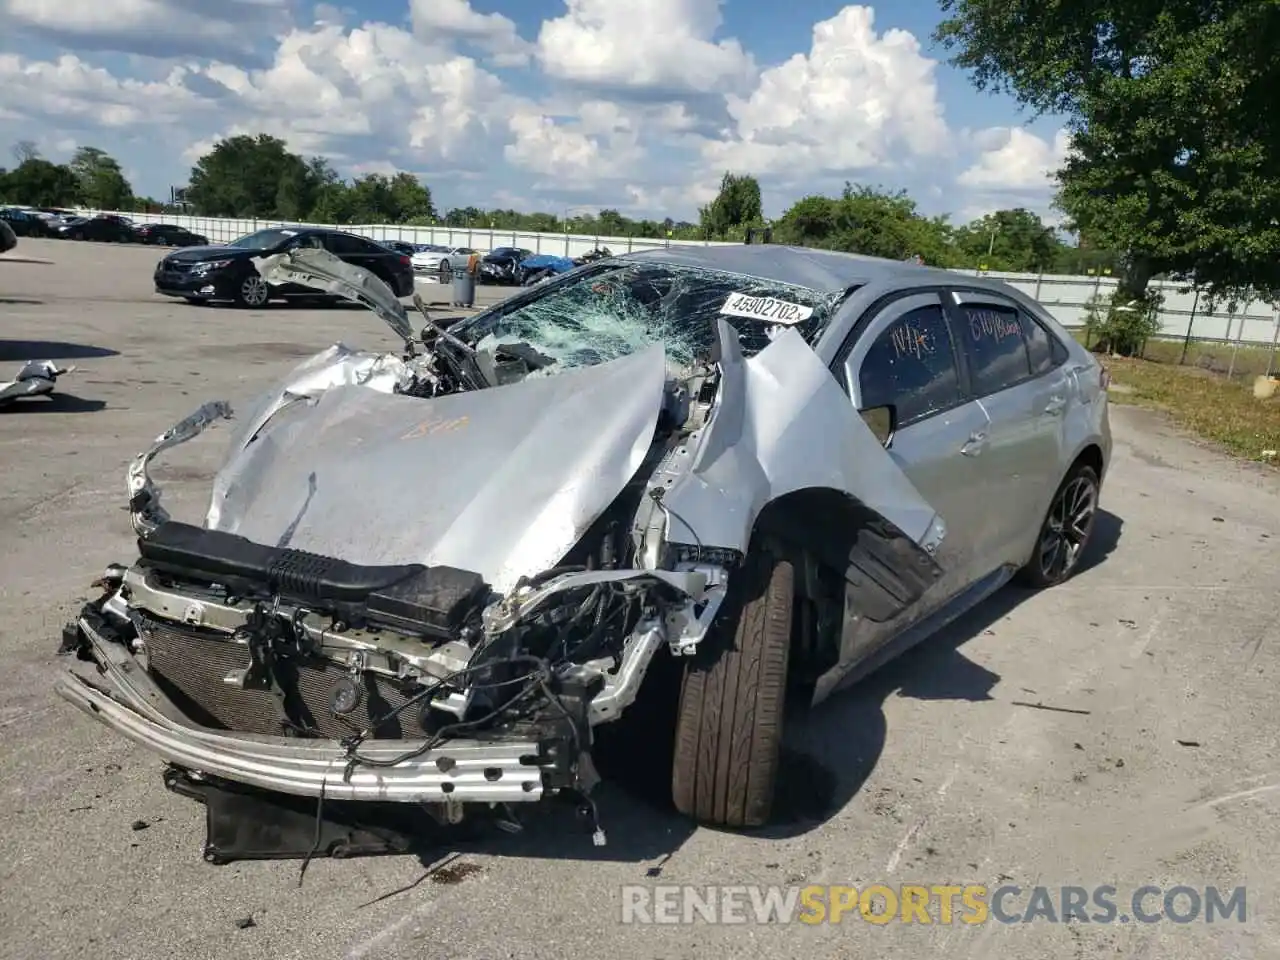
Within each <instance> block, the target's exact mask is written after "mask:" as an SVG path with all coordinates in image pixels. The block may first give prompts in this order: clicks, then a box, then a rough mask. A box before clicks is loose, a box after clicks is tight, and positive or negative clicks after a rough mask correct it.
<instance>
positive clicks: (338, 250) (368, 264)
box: [325, 233, 399, 279]
mask: <svg viewBox="0 0 1280 960" xmlns="http://www.w3.org/2000/svg"><path fill="white" fill-rule="evenodd" d="M325 247H326V248H328V250H329V252H330V253H332V254H334V255H335V256H336V257H338V258H339V259H341V260H343V261H345V262H347V263H349V264H351V265H352V266H356V267H363V268H364V269H365V270H368V271H369V272H370V273H372V274H375V275H376V276H379V277H382V278H383V279H386V277H387V276H388V268H389V266H390V264H389V263H388V261H389V260H390V259H391V258H392V257H395V256H399V254H395V253H392V252H391V251H390V250H388V249H387V248H386V247H383V246H381V245H380V244H377V243H374V242H373V241H372V240H365V239H364V238H363V237H357V236H353V235H352V234H349V233H330V234H327V235H326V237H325Z"/></svg>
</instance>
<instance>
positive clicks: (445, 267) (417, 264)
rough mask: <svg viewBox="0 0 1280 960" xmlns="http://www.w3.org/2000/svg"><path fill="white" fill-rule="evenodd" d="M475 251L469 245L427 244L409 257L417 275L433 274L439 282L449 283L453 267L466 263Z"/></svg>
mask: <svg viewBox="0 0 1280 960" xmlns="http://www.w3.org/2000/svg"><path fill="white" fill-rule="evenodd" d="M475 252H476V251H474V250H472V249H471V248H470V247H449V246H438V245H429V247H428V249H426V250H419V251H418V252H417V253H415V254H414V255H413V256H412V257H411V258H410V259H411V260H412V261H413V272H414V273H415V274H417V275H419V276H435V277H438V278H439V280H440V282H441V283H449V282H450V280H452V279H453V271H454V269H461V268H462V267H465V266H466V265H467V260H468V259H469V258H470V257H471V255H472V254H473V253H475Z"/></svg>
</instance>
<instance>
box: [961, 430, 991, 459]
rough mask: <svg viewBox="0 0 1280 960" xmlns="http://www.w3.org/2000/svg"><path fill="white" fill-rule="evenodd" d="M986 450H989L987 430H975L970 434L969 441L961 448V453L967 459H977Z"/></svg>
mask: <svg viewBox="0 0 1280 960" xmlns="http://www.w3.org/2000/svg"><path fill="white" fill-rule="evenodd" d="M985 449H987V432H986V431H985V430H975V431H974V432H973V433H971V434H969V439H968V440H966V441H965V443H964V446H962V447H961V448H960V452H961V453H962V454H964V455H965V456H966V457H976V456H978V455H979V454H980V453H982V451H983V450H985Z"/></svg>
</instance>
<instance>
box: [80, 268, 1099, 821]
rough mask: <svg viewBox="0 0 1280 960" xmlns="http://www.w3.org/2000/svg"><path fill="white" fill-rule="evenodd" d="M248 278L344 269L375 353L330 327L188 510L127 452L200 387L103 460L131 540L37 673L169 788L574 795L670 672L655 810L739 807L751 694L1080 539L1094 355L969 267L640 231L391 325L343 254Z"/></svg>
mask: <svg viewBox="0 0 1280 960" xmlns="http://www.w3.org/2000/svg"><path fill="white" fill-rule="evenodd" d="M274 261H275V262H273V263H271V264H269V265H265V266H264V267H263V268H261V269H262V271H263V272H264V276H266V275H271V276H272V277H274V278H275V280H274V281H273V282H285V281H289V282H301V283H312V284H314V285H316V286H318V287H320V288H322V289H330V290H333V289H338V288H339V287H344V285H345V287H344V289H346V290H347V291H348V294H347V295H348V296H349V298H350V299H354V300H360V301H362V302H364V303H366V304H367V305H369V306H371V307H372V308H373V309H375V310H376V311H377V312H378V313H379V314H380V315H381V316H383V317H384V318H385V319H386V320H387V321H388V322H389V323H390V324H391V325H392V327H393V328H394V329H395V330H396V331H397V333H398V334H399V335H400V336H401V337H402V338H403V339H404V340H405V344H406V348H405V350H404V352H403V354H385V355H379V354H373V353H365V352H357V351H352V350H349V349H347V348H345V347H343V346H341V345H339V346H335V347H333V348H331V349H330V350H328V351H326V352H324V353H322V354H319V355H317V356H316V357H314V358H312V359H311V360H308V361H306V362H305V363H303V364H302V365H301V366H300V367H299V368H298V369H297V370H295V371H294V373H293V374H292V375H291V376H289V377H288V378H287V379H286V380H285V381H284V382H283V383H282V384H280V385H279V386H277V387H275V388H274V389H272V390H271V391H270V392H268V393H267V394H266V395H265V396H264V397H263V399H262V400H261V401H260V402H259V403H258V404H257V405H256V406H255V407H254V409H253V410H251V411H250V412H249V414H248V416H246V417H244V418H243V419H242V420H241V422H240V425H239V427H238V429H237V431H236V433H235V436H234V437H233V439H232V442H231V447H230V451H229V454H228V458H227V460H226V462H225V464H224V466H223V467H222V469H221V472H220V473H219V474H218V475H217V477H216V479H215V481H214V483H213V490H212V495H211V498H210V501H209V506H208V512H207V515H206V516H205V518H204V525H203V526H196V525H191V524H187V523H181V522H178V521H175V520H172V519H170V518H169V517H168V516H167V515H166V514H165V513H164V511H163V510H162V509H160V506H159V501H158V496H159V493H158V490H157V488H156V487H155V486H154V484H153V483H152V482H151V480H150V479H149V477H148V475H147V467H148V463H149V462H150V461H151V459H152V458H153V457H154V456H155V455H156V454H157V453H159V452H160V451H161V450H163V449H164V448H166V447H168V446H171V445H173V444H175V443H180V442H182V441H184V440H186V439H188V438H190V437H192V436H194V435H195V434H197V433H198V432H200V430H202V429H204V428H205V427H207V426H208V425H209V424H211V423H214V422H216V421H217V420H219V419H221V418H223V417H228V416H230V410H229V408H228V407H227V406H226V405H225V404H222V403H213V404H210V405H207V406H206V407H204V408H202V409H201V410H200V411H197V413H196V414H195V415H193V417H191V418H189V419H188V420H187V421H184V422H183V423H181V424H179V425H177V426H176V427H174V428H173V429H172V430H170V431H169V432H167V433H166V434H164V435H163V436H161V437H160V438H158V440H157V443H156V445H155V446H154V447H153V448H151V449H150V450H148V451H146V452H144V453H143V454H142V455H141V456H140V457H139V458H138V460H136V461H135V462H134V464H133V466H132V467H131V469H130V473H129V484H130V491H131V493H132V495H133V497H132V501H131V508H132V511H133V520H134V525H135V528H136V530H137V532H138V534H139V550H140V557H139V558H138V559H136V560H134V561H132V562H131V563H130V564H129V565H127V566H120V567H114V568H112V569H111V570H109V571H107V574H106V575H105V576H104V578H103V582H104V583H105V585H106V587H105V592H104V594H103V596H102V597H101V598H100V599H98V600H96V601H94V602H92V603H90V604H88V605H87V606H86V607H85V608H84V610H83V612H82V613H81V615H80V617H79V619H78V620H77V621H76V622H75V623H74V624H71V625H69V627H68V630H67V631H66V634H65V637H64V650H67V651H75V652H77V653H78V655H79V657H80V658H81V659H83V660H88V661H91V662H93V663H94V664H95V665H96V666H97V668H98V670H99V672H100V673H101V674H102V675H101V676H99V675H98V674H97V673H92V674H90V675H89V677H88V678H87V679H83V678H81V677H80V676H79V675H78V674H73V675H71V676H68V677H67V678H65V679H63V680H62V681H61V684H60V692H61V693H62V695H63V696H64V697H65V698H67V699H68V700H70V701H71V702H72V703H74V704H76V705H77V706H79V707H81V708H82V709H83V710H84V711H85V712H86V713H88V714H89V715H90V716H93V717H94V718H95V719H97V720H99V721H101V722H103V723H104V724H106V725H107V726H109V727H111V728H113V729H115V730H116V731H118V732H120V733H122V734H124V735H125V736H128V737H130V738H132V739H134V740H136V741H137V742H139V743H141V744H143V745H144V746H146V747H147V748H149V749H151V750H153V751H154V752H156V753H157V754H159V755H160V756H161V757H162V758H163V759H165V760H166V761H168V763H169V764H171V765H172V768H171V771H170V779H171V781H173V783H171V786H172V785H174V783H177V781H181V782H182V783H183V784H185V787H184V789H186V790H188V791H190V790H193V789H196V787H195V786H193V785H199V789H200V790H203V791H206V793H205V795H206V796H207V792H208V791H209V790H210V789H213V787H211V786H210V785H211V784H212V785H215V786H217V785H228V784H229V785H231V786H232V787H234V788H235V789H238V790H243V789H245V788H246V787H251V788H255V789H258V790H262V791H270V792H275V793H280V794H288V795H295V796H304V797H313V798H314V797H321V798H328V799H332V800H347V801H369V802H370V803H372V802H375V801H400V802H402V803H404V804H422V805H423V806H424V807H425V808H426V809H428V810H429V811H430V812H432V813H433V815H434V816H437V817H438V818H439V819H440V820H441V821H444V822H450V823H452V822H456V821H457V820H458V819H459V818H461V817H462V816H463V814H464V813H465V812H466V811H467V810H468V809H483V808H486V807H488V806H489V805H497V806H498V807H499V808H500V809H502V810H511V809H512V808H514V807H515V806H517V805H518V804H520V803H523V802H529V801H536V800H539V799H540V798H544V797H548V796H550V795H552V794H567V795H570V796H575V797H582V798H586V797H589V795H590V791H591V789H592V786H593V785H594V783H595V781H596V779H597V777H596V774H595V772H594V768H593V766H592V763H591V748H592V744H593V736H594V733H593V730H594V728H596V727H599V726H600V725H602V724H607V723H611V722H614V721H616V720H617V719H618V718H619V716H620V715H621V714H623V713H624V712H625V711H626V710H627V709H628V707H629V706H630V705H631V704H632V703H633V701H634V700H635V698H636V697H637V694H638V693H639V692H640V690H641V680H642V679H643V678H644V676H645V674H646V671H648V670H649V669H651V667H652V666H653V661H654V658H658V657H661V658H668V657H670V658H678V659H677V661H676V665H678V666H679V667H680V668H681V669H682V671H683V684H682V689H681V691H680V700H679V706H678V717H677V723H676V725H677V736H676V738H675V745H674V761H673V767H672V773H671V789H672V794H673V796H674V800H675V804H676V806H677V807H678V808H679V809H680V810H681V811H683V812H684V813H686V814H687V815H689V816H690V817H693V818H696V819H697V820H698V821H701V822H705V823H709V824H717V825H728V826H733V827H744V826H754V825H759V824H762V823H765V822H766V821H767V820H768V818H769V816H770V810H771V804H772V801H773V796H774V787H775V782H776V780H777V777H778V763H779V748H780V743H781V736H782V720H783V707H784V703H785V702H786V701H787V700H788V699H793V698H799V699H802V700H804V701H807V702H816V701H818V700H821V699H822V698H824V697H826V696H827V695H829V694H830V693H831V692H832V691H833V690H835V689H837V688H838V687H841V686H844V685H847V684H849V683H851V682H853V681H854V680H855V679H856V678H857V677H859V676H861V675H863V674H864V673H865V672H866V670H868V669H870V668H871V667H872V666H873V665H875V664H878V663H880V662H882V661H883V660H884V659H885V658H886V657H887V656H888V655H890V654H891V653H895V652H898V651H899V650H901V649H902V648H904V647H906V646H908V645H910V643H912V642H914V641H917V640H920V639H922V638H924V637H927V636H928V635H929V634H931V633H932V632H934V631H936V630H937V629H938V628H939V627H940V626H942V625H943V624H945V623H946V622H948V621H949V620H951V619H952V618H954V617H956V616H957V615H958V614H960V613H961V612H963V611H964V610H966V609H967V608H969V607H971V606H973V605H974V604H976V603H978V602H979V601H981V600H982V599H984V598H985V597H988V596H990V595H991V593H992V592H993V591H995V590H997V589H998V588H999V587H1000V586H1001V585H1003V584H1004V583H1006V582H1007V581H1008V580H1010V578H1012V577H1014V576H1019V577H1021V578H1022V579H1023V580H1024V581H1025V582H1026V583H1029V584H1031V585H1034V586H1038V587H1045V586H1050V585H1053V584H1056V583H1059V582H1061V581H1062V580H1064V579H1066V578H1067V577H1069V576H1070V575H1071V574H1072V572H1073V571H1074V570H1075V569H1076V568H1077V565H1078V564H1079V562H1080V557H1081V554H1082V551H1083V550H1084V549H1085V547H1086V545H1087V544H1088V542H1089V539H1090V535H1091V532H1092V531H1093V528H1094V520H1095V516H1096V511H1097V506H1098V496H1099V491H1100V489H1101V486H1102V482H1103V478H1104V476H1105V474H1106V467H1107V463H1108V460H1109V456H1110V452H1111V437H1110V428H1109V424H1108V413H1107V380H1106V374H1105V372H1104V371H1103V370H1102V368H1101V367H1100V365H1099V364H1098V362H1097V361H1096V360H1095V359H1094V358H1093V356H1091V355H1090V354H1089V353H1088V352H1087V351H1085V350H1084V349H1083V348H1082V347H1081V346H1080V345H1078V344H1077V343H1076V342H1075V341H1074V340H1073V339H1072V338H1071V337H1070V336H1069V335H1068V334H1067V333H1066V332H1065V331H1064V330H1063V329H1062V328H1061V327H1060V326H1059V325H1058V324H1057V323H1056V322H1055V321H1054V320H1053V319H1052V318H1051V317H1050V316H1049V315H1048V313H1047V312H1046V311H1045V310H1044V309H1043V308H1042V307H1040V306H1039V305H1038V304H1037V303H1035V302H1034V301H1033V300H1031V299H1030V298H1028V297H1027V296H1025V295H1023V294H1022V293H1020V292H1018V291H1017V290H1014V289H1012V288H1010V287H1009V286H1006V285H1005V284H1002V283H999V282H996V281H992V280H988V279H983V278H976V277H968V276H961V275H959V274H954V273H950V272H946V271H942V270H935V269H930V268H927V267H921V266H917V265H914V264H904V263H898V262H891V261H885V260H879V259H872V258H866V257H857V256H852V255H845V254H839V253H832V252H823V251H815V250H803V249H793V248H783V247H776V246H763V245H751V246H741V247H736V246H724V247H713V248H708V247H693V246H690V247H673V248H671V249H664V250H651V251H645V252H642V253H636V254H631V255H628V256H624V257H615V258H609V259H606V260H601V261H598V262H596V263H594V264H590V265H587V266H584V267H581V268H579V269H577V270H575V271H573V272H572V273H570V274H567V275H565V276H563V277H561V278H557V279H555V280H552V281H550V282H548V283H546V284H541V285H538V286H536V287H530V288H526V289H525V290H523V291H521V292H520V293H517V294H516V295H514V296H513V297H511V298H510V299H509V300H507V301H505V302H504V303H502V304H500V305H499V306H496V307H493V308H490V309H488V310H486V311H484V312H482V313H480V314H478V315H476V316H474V317H471V318H468V319H465V320H462V321H460V322H458V323H457V324H456V325H454V326H451V327H449V328H448V329H447V330H444V329H440V328H438V327H436V326H435V325H434V324H433V323H431V322H430V320H429V319H428V322H427V327H426V329H425V330H424V331H423V334H422V337H421V338H417V337H414V336H413V335H412V333H411V328H410V325H409V321H408V315H406V313H405V311H404V308H403V307H402V306H401V304H400V302H399V301H398V300H397V299H396V298H395V297H393V296H391V295H390V292H389V291H386V290H384V289H382V288H381V287H380V286H379V283H378V281H377V280H376V279H374V278H371V277H368V276H367V275H364V273H363V271H361V270H359V269H358V268H355V267H351V266H349V265H344V264H341V263H339V262H337V261H335V260H334V259H333V258H332V257H330V256H329V255H328V254H326V253H324V252H323V251H305V252H298V253H293V254H286V255H283V256H282V257H277V258H274ZM418 302H419V305H420V304H421V301H418ZM424 315H425V311H424ZM175 788H177V787H175ZM219 789H220V787H219ZM471 805H478V806H471ZM357 806H358V805H357ZM401 809H404V808H401ZM414 809H417V808H414ZM584 809H586V810H588V811H594V806H593V805H592V804H591V803H590V801H589V800H588V801H586V804H585V806H584ZM318 816H319V814H318V813H317V817H318ZM512 816H514V814H512ZM596 836H597V842H602V841H603V834H602V833H600V832H599V831H597V834H596ZM307 842H308V843H310V832H309V830H308V832H307Z"/></svg>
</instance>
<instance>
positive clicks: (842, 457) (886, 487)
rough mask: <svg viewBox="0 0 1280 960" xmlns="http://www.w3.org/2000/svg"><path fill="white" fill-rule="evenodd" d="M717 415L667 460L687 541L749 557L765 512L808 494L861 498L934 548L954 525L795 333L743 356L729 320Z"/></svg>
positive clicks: (672, 511)
mask: <svg viewBox="0 0 1280 960" xmlns="http://www.w3.org/2000/svg"><path fill="white" fill-rule="evenodd" d="M719 322H720V327H721V329H720V334H719V340H720V343H721V345H722V351H723V356H722V357H721V360H720V368H721V371H722V374H723V377H722V379H721V382H720V388H719V396H718V397H717V400H716V414H715V416H713V417H712V419H711V421H710V423H709V424H708V425H707V426H706V427H705V428H704V429H703V430H702V431H701V436H697V437H695V438H691V440H690V443H689V444H688V445H687V448H686V450H685V451H684V452H682V453H681V454H679V455H678V456H677V457H676V458H673V459H672V460H671V461H669V462H668V464H667V465H666V467H665V469H664V473H666V474H667V475H668V476H670V477H671V478H673V479H672V482H671V483H670V485H669V487H668V489H667V492H666V494H665V496H664V498H663V503H664V505H665V506H666V507H667V512H668V514H669V516H670V517H671V518H672V521H673V524H674V532H675V535H674V536H672V539H678V540H681V541H683V542H687V543H695V544H699V543H700V544H702V545H710V546H716V547H723V548H729V549H734V550H738V551H742V552H745V551H746V549H747V546H748V544H749V542H750V539H751V533H752V530H753V528H754V526H755V522H756V519H757V518H758V517H759V515H760V511H761V510H763V509H764V507H765V506H766V505H767V504H768V503H769V502H771V501H773V500H777V499H778V498H780V497H783V496H785V495H786V494H789V493H794V492H796V491H800V490H806V489H830V490H836V491H839V492H841V493H844V494H847V495H848V496H850V497H852V498H854V499H856V500H858V501H859V502H861V503H862V504H864V505H865V506H867V507H868V508H870V509H871V510H874V511H875V512H876V513H878V514H880V515H881V516H882V517H884V518H885V519H887V520H888V521H889V522H891V523H892V524H893V525H894V526H896V527H897V528H898V529H899V530H901V531H902V532H903V533H905V534H906V535H907V536H908V537H910V538H911V540H913V541H914V542H915V543H917V544H918V545H920V546H922V547H924V548H925V549H926V551H929V552H932V551H933V550H934V549H935V548H936V546H937V544H938V543H939V542H941V540H942V538H943V536H944V535H945V533H946V527H945V524H943V522H942V519H941V518H940V517H939V516H938V514H937V511H935V510H934V509H933V508H932V507H931V506H930V505H929V504H928V503H926V502H925V501H924V499H923V498H922V497H921V496H920V494H919V493H918V492H917V491H916V489H915V487H913V486H912V484H911V482H910V481H909V480H908V479H907V478H906V476H904V475H903V473H902V471H901V470H899V469H898V467H897V466H896V465H895V464H894V463H893V461H892V460H891V459H890V458H889V457H888V456H887V455H886V453H885V450H884V447H883V445H882V444H881V443H880V442H879V441H878V440H877V439H876V438H875V436H874V435H873V434H872V433H871V431H870V429H869V428H868V427H867V425H866V424H865V423H863V421H862V418H861V417H859V416H858V414H857V412H856V411H855V410H854V409H853V407H852V405H851V404H850V403H849V398H848V397H847V396H845V394H844V392H843V391H842V390H841V389H840V386H839V384H838V383H837V382H836V380H835V378H834V377H832V376H831V372H830V371H829V370H828V369H827V368H826V367H825V366H823V364H822V363H821V362H820V361H819V360H818V358H817V356H815V354H814V352H813V350H812V349H810V347H809V345H808V344H806V343H805V342H804V339H803V338H802V337H801V336H800V334H799V333H797V332H796V331H795V330H794V329H786V330H784V331H783V332H782V333H781V334H779V335H778V336H777V337H775V338H774V340H773V342H772V343H770V344H769V346H767V347H766V348H765V349H764V350H762V351H760V353H758V354H756V356H754V357H752V358H751V359H749V360H744V359H743V356H742V351H741V348H740V346H739V344H738V340H737V337H735V336H734V335H733V332H732V328H731V327H730V326H729V325H728V323H726V322H725V321H723V320H721V321H719Z"/></svg>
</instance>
